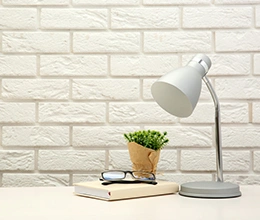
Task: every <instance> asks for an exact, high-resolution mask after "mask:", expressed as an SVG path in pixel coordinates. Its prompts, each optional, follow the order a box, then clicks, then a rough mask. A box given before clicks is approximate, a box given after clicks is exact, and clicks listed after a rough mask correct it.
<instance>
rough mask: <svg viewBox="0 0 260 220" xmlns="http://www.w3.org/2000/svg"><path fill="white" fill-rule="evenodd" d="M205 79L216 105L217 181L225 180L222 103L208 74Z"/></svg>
mask: <svg viewBox="0 0 260 220" xmlns="http://www.w3.org/2000/svg"><path fill="white" fill-rule="evenodd" d="M202 79H203V81H204V82H205V84H206V86H207V87H208V90H209V92H210V94H211V96H212V99H213V102H214V105H215V146H216V166H217V181H218V182H223V162H222V143H221V127H220V105H219V101H218V97H217V95H216V93H215V90H214V89H213V87H212V85H211V83H210V81H209V79H208V78H207V76H204V77H203V78H202Z"/></svg>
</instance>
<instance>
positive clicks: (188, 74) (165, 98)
mask: <svg viewBox="0 0 260 220" xmlns="http://www.w3.org/2000/svg"><path fill="white" fill-rule="evenodd" d="M210 67H211V61H210V59H209V57H207V56H206V55H204V54H197V55H196V56H194V57H193V58H192V59H191V61H189V63H188V64H187V65H186V66H184V67H181V68H179V69H176V70H173V71H171V72H169V73H168V74H165V75H164V76H162V77H161V78H159V79H158V80H157V81H156V82H155V83H154V84H153V85H152V95H153V98H154V99H155V101H156V102H157V103H158V105H159V106H161V107H162V108H163V109H164V110H165V111H167V112H168V113H170V114H172V115H175V116H177V117H188V116H190V115H191V113H192V112H193V110H194V109H195V107H196V104H197V102H198V100H199V96H200V92H201V84H202V80H203V81H204V82H205V83H206V86H207V88H208V90H209V92H210V94H211V96H212V98H213V101H214V106H215V147H216V171H217V181H199V182H189V183H184V184H182V185H181V186H180V192H179V194H180V195H183V196H188V197H198V198H232V197H238V196H241V192H240V189H239V186H238V185H236V184H233V183H228V182H224V181H223V163H222V145H221V128H220V106H219V101H218V98H217V96H216V93H215V91H214V89H213V87H212V85H211V83H210V81H209V80H208V78H207V76H206V74H207V72H208V70H209V69H210Z"/></svg>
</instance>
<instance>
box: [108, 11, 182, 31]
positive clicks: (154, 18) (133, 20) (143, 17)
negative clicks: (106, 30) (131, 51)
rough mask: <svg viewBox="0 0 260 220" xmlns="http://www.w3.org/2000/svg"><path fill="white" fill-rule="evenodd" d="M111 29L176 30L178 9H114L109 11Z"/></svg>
mask: <svg viewBox="0 0 260 220" xmlns="http://www.w3.org/2000/svg"><path fill="white" fill-rule="evenodd" d="M158 18H160V19H158ZM111 27H112V29H131V28H136V29H147V28H153V29H163V28H178V27H179V9H178V8H127V9H124V8H114V9H112V10H111Z"/></svg>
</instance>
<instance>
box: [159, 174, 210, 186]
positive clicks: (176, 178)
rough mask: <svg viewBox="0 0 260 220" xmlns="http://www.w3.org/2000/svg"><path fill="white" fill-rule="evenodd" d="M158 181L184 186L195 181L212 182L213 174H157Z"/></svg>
mask: <svg viewBox="0 0 260 220" xmlns="http://www.w3.org/2000/svg"><path fill="white" fill-rule="evenodd" d="M156 179H157V180H165V181H171V182H175V183H177V184H183V183H187V182H194V181H212V179H213V178H212V175H211V174H188V173H185V175H184V174H175V173H174V174H173V173H163V172H160V171H159V172H157V174H156Z"/></svg>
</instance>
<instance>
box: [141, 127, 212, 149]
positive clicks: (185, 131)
mask: <svg viewBox="0 0 260 220" xmlns="http://www.w3.org/2000/svg"><path fill="white" fill-rule="evenodd" d="M144 128H145V129H147V130H148V129H150V130H157V131H160V132H164V131H167V138H168V139H169V143H168V144H167V147H198V148H204V147H211V146H212V143H213V142H212V127H211V126H208V127H206V126H193V127H192V126H145V127H144Z"/></svg>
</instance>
